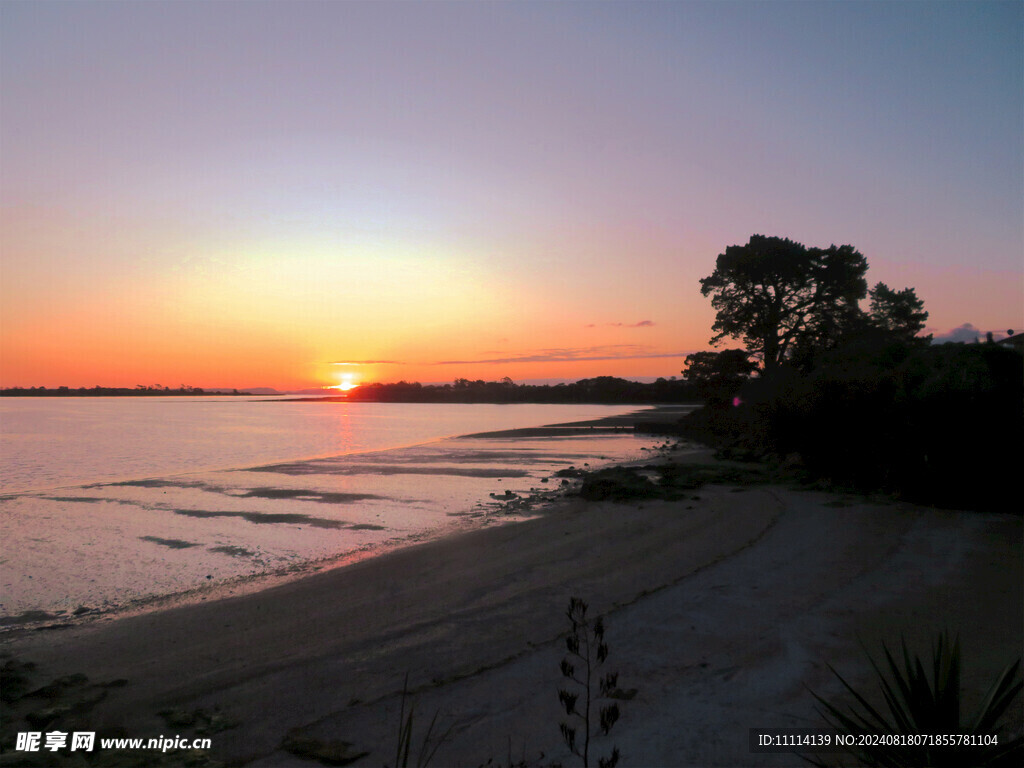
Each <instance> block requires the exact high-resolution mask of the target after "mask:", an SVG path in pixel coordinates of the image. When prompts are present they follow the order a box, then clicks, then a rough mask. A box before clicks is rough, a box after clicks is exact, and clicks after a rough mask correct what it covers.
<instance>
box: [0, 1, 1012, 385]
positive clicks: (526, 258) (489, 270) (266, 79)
mask: <svg viewBox="0 0 1024 768" xmlns="http://www.w3.org/2000/svg"><path fill="white" fill-rule="evenodd" d="M0 8H2V12H0V21H2V24H0V94H2V95H0V196H2V221H0V260H2V261H0V385H2V386H38V385H45V386H57V385H69V386H93V385H95V384H100V385H104V386H135V385H137V384H156V383H159V384H162V385H168V386H178V385H179V384H187V385H192V386H201V387H218V386H227V387H255V386H270V387H277V388H280V389H292V388H301V387H317V386H324V385H333V384H337V383H339V381H340V377H341V376H342V375H343V374H346V373H347V374H351V375H352V376H353V377H354V380H356V381H372V380H379V381H397V380H399V379H405V380H409V381H423V382H444V381H451V380H453V379H455V378H457V377H467V378H470V379H477V378H481V379H485V380H494V379H499V378H502V377H504V376H509V377H511V378H512V379H514V380H516V381H524V380H536V379H568V380H575V379H579V378H584V377H588V376H596V375H615V376H623V377H627V378H630V377H648V376H665V377H668V376H672V375H677V374H678V373H679V372H680V370H681V368H682V358H683V357H684V356H685V355H686V354H688V353H690V352H693V351H697V350H701V349H707V348H708V346H707V342H708V339H709V338H710V336H711V331H710V327H711V323H712V322H713V312H712V310H711V307H710V301H709V300H708V299H706V298H704V297H702V296H701V295H700V286H699V283H698V281H699V279H700V278H701V277H704V276H706V275H708V274H710V273H711V272H712V271H713V269H714V264H715V258H716V256H717V255H718V254H719V253H721V252H722V251H723V250H724V249H725V248H726V247H727V246H729V245H733V244H741V243H745V242H747V240H748V239H749V237H750V235H751V234H754V233H759V234H766V235H778V236H783V237H789V238H792V239H794V240H797V241H800V242H802V243H805V244H807V245H811V246H828V245H830V244H832V243H835V244H845V243H850V244H852V245H854V246H855V247H856V248H857V249H858V250H860V251H861V252H862V253H863V254H864V255H865V256H866V257H867V259H868V262H869V264H870V270H869V273H868V279H869V282H870V283H872V284H873V283H874V282H877V281H884V282H886V283H888V284H889V285H890V286H891V287H894V288H903V287H904V286H913V287H915V288H916V290H917V293H918V295H919V296H920V297H921V298H922V299H924V302H925V308H926V309H927V310H929V312H930V313H931V317H930V320H929V329H930V330H931V331H932V332H933V333H935V334H936V335H937V336H942V335H947V334H949V333H951V332H952V331H953V330H954V329H957V328H961V329H962V327H963V326H965V324H971V326H972V327H973V328H974V329H977V330H978V331H979V332H980V333H981V334H984V332H985V331H987V330H993V331H998V332H1005V330H1006V329H1007V328H1015V329H1017V330H1018V331H1024V214H1022V205H1024V46H1022V39H1024V4H1021V3H1019V2H1007V3H986V2H971V3H959V2H942V3H923V2H922V3H917V2H914V3H912V2H900V3H884V2H872V3H857V2H843V3H825V2H800V3H798V2H786V3H782V2H758V3H744V2H735V3H734V2H604V3H596V2H595V3H590V2H573V3H569V2H566V3H559V2H554V3H547V2H543V3H532V2H517V3H511V2H492V3H462V2H458V3H456V2H421V3H412V2H403V3H398V2H375V3H359V2H319V3H303V2H260V3H257V2H215V3H200V2H196V3H190V2H170V3H161V2H125V3H118V2H104V3H99V2H69V3H57V2H45V1H39V0H36V1H35V2H10V1H8V0H4V1H3V2H2V3H0ZM968 330H970V329H968ZM961 333H962V330H961ZM342 364H346V365H342Z"/></svg>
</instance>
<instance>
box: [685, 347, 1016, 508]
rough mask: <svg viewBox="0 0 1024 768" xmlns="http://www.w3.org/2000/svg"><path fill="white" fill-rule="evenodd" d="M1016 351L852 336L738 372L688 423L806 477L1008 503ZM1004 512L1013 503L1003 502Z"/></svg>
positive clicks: (960, 500) (956, 500) (950, 499)
mask: <svg viewBox="0 0 1024 768" xmlns="http://www.w3.org/2000/svg"><path fill="white" fill-rule="evenodd" d="M1022 381H1024V356H1022V355H1021V354H1020V353H1019V352H1017V351H1014V350H1012V349H1008V348H1006V347H1004V346H1001V345H996V344H972V345H964V344H945V345H936V346H929V347H921V346H919V345H913V344H904V343H899V342H891V341H889V342H883V341H880V340H878V339H875V340H861V342H859V343H850V344H847V345H843V346H842V347H839V348H837V349H835V350H833V351H831V352H829V353H827V354H824V355H822V356H821V357H820V358H818V359H817V360H816V364H815V366H814V367H813V368H812V369H810V370H809V371H806V372H799V371H796V370H794V369H792V368H788V367H782V368H779V369H777V370H776V371H774V372H773V374H772V375H770V376H767V377H762V378H759V379H755V380H752V381H750V382H749V383H748V384H747V385H746V386H745V387H744V389H743V390H742V391H741V392H740V398H741V400H742V403H741V404H740V405H739V406H737V407H718V408H715V409H703V410H702V411H700V412H698V413H696V414H694V415H693V416H692V417H691V418H690V419H689V421H688V422H687V427H688V429H689V431H690V432H691V433H692V434H694V435H695V436H697V437H703V438H704V439H705V440H709V441H711V442H713V443H714V444H717V445H719V446H723V447H729V448H731V449H733V450H739V451H743V452H747V453H749V454H751V455H753V456H767V455H775V456H779V457H787V456H790V457H792V456H794V455H796V456H798V457H799V459H800V460H801V462H802V463H803V465H804V466H805V467H806V468H807V469H808V470H809V471H810V472H811V473H812V474H813V475H815V476H819V477H825V478H829V479H831V480H833V481H834V482H836V483H838V484H841V485H845V486H850V487H855V488H860V489H883V490H888V491H893V492H896V493H898V494H899V495H900V496H902V497H904V498H907V499H911V500H915V501H921V502H927V503H931V504H941V505H944V506H953V507H960V508H974V509H1008V510H1009V508H1010V507H1011V506H1012V502H1009V501H1008V500H1009V499H1012V498H1014V497H1015V496H1016V497H1018V498H1019V494H1015V493H1014V488H1013V486H1014V482H1013V478H1015V477H1017V476H1018V475H1019V467H1020V466H1021V460H1022V448H1021V445H1022V442H1024V383H1022ZM1012 511H1017V510H1016V509H1013V510H1012Z"/></svg>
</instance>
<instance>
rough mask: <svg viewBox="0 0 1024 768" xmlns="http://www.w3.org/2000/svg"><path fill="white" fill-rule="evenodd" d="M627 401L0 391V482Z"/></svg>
mask: <svg viewBox="0 0 1024 768" xmlns="http://www.w3.org/2000/svg"><path fill="white" fill-rule="evenodd" d="M633 410H636V408H635V407H617V406H601V405H596V406H595V405H589V406H586V405H486V404H479V405H460V404H445V405H436V404H425V403H344V402H342V403H325V402H308V401H307V402H297V401H292V402H287V401H286V402H281V401H280V400H279V399H278V400H277V401H272V400H270V399H269V398H268V399H262V400H252V399H250V398H238V397H195V398H192V397H89V398H78V397H67V398H0V467H2V470H0V490H2V491H3V492H5V493H13V492H22V491H29V490H43V489H49V488H60V487H65V486H75V485H85V484H87V483H95V482H101V481H106V482H110V481H118V480H134V479H140V478H146V477H161V476H164V475H174V474H179V473H182V472H196V471H201V470H213V469H228V468H233V467H249V466H253V465H255V464H262V463H266V462H271V461H285V460H295V459H305V458H314V457H319V456H333V455H339V454H343V453H362V452H366V451H379V450H385V449H388V448H396V447H400V446H406V445H414V444H417V443H423V442H427V441H430V440H436V439H438V438H442V437H449V436H453V435H463V434H469V433H473V432H484V431H491V430H498V429H510V428H513V427H527V426H538V425H542V424H554V423H562V422H568V421H578V420H582V419H589V418H596V417H599V416H606V415H613V414H617V413H628V412H631V411H633Z"/></svg>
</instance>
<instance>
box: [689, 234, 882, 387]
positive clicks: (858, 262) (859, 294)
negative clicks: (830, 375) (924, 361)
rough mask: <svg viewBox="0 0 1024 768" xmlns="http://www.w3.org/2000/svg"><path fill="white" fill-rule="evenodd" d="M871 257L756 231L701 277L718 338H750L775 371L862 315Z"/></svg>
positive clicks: (756, 352)
mask: <svg viewBox="0 0 1024 768" xmlns="http://www.w3.org/2000/svg"><path fill="white" fill-rule="evenodd" d="M867 268H868V264H867V260H866V259H865V258H864V256H863V255H862V254H860V253H859V252H858V251H857V250H855V249H854V248H853V246H851V245H842V246H835V245H832V246H830V247H829V248H824V249H822V248H807V247H806V246H804V245H802V244H800V243H797V242H794V241H793V240H788V239H784V238H780V237H766V236H764V235H753V236H751V238H750V241H749V242H748V243H747V244H746V245H732V246H729V247H728V248H726V249H725V253H722V254H719V256H718V260H717V262H716V264H715V271H714V272H713V273H712V274H711V275H709V276H708V277H705V278H703V279H702V280H701V281H700V284H701V293H702V294H703V295H704V296H708V295H709V294H710V295H711V296H712V299H711V306H713V307H714V308H715V310H716V311H717V315H716V317H715V324H714V325H713V326H712V330H713V331H715V335H714V336H713V337H712V338H711V343H712V344H717V343H718V342H719V341H721V340H722V339H723V338H726V337H732V338H738V339H742V340H743V342H744V343H745V344H746V347H747V350H748V352H750V353H751V354H752V355H756V356H758V357H760V358H761V359H762V360H763V364H764V368H765V370H766V371H770V370H772V369H774V368H776V367H777V366H778V365H779V364H781V363H782V362H783V361H784V360H785V359H786V357H787V355H789V354H790V352H791V351H792V349H793V348H794V347H796V346H798V345H799V344H801V343H803V344H804V345H808V344H813V343H818V344H820V343H823V342H825V341H827V340H829V339H831V338H834V337H835V336H836V335H837V334H838V333H839V332H840V330H841V329H842V327H843V326H844V325H845V324H846V323H847V322H848V321H849V320H852V319H855V318H856V317H857V313H858V312H859V309H858V302H859V301H860V300H861V299H863V298H864V297H865V296H866V295H867V281H866V280H865V279H864V275H865V273H866V272H867Z"/></svg>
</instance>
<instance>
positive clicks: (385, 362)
mask: <svg viewBox="0 0 1024 768" xmlns="http://www.w3.org/2000/svg"><path fill="white" fill-rule="evenodd" d="M328 365H406V363H403V362H401V361H400V360H339V361H335V362H330V363H328Z"/></svg>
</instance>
